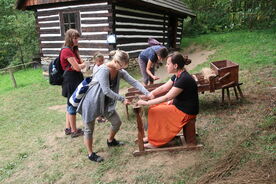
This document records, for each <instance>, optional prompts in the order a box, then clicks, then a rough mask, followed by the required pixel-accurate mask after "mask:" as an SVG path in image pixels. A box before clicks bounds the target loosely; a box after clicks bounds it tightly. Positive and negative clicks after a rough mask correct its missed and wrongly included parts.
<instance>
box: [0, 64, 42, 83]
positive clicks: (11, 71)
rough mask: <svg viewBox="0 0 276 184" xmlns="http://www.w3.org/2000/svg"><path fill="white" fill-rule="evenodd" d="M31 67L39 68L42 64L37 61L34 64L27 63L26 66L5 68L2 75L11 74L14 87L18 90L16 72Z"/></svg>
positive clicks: (0, 70) (1, 70) (1, 72)
mask: <svg viewBox="0 0 276 184" xmlns="http://www.w3.org/2000/svg"><path fill="white" fill-rule="evenodd" d="M30 65H33V67H34V68H37V67H38V66H39V65H40V63H39V62H37V61H33V62H29V63H25V64H20V65H15V66H11V67H7V68H3V69H0V75H2V74H6V73H9V74H10V78H11V81H12V83H13V87H14V88H17V84H16V79H15V77H14V72H15V71H17V70H19V69H22V67H23V68H26V67H28V66H30Z"/></svg>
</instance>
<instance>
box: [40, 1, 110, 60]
mask: <svg viewBox="0 0 276 184" xmlns="http://www.w3.org/2000/svg"><path fill="white" fill-rule="evenodd" d="M111 9H112V6H111V5H110V4H108V3H107V1H106V2H102V3H89V4H79V5H67V6H59V7H54V8H39V9H37V12H36V17H37V23H38V30H39V40H40V46H41V53H42V58H43V57H50V58H51V57H57V56H58V54H59V51H60V48H61V47H62V45H63V43H64V35H63V33H62V29H61V25H60V22H61V15H62V13H70V12H76V13H77V14H78V16H79V18H80V32H81V38H80V40H79V50H80V55H81V57H82V58H91V57H92V56H93V54H94V53H95V52H96V51H100V52H101V53H103V54H104V55H105V57H106V58H108V53H109V50H110V47H111V46H110V45H108V44H107V41H106V38H107V34H108V33H110V32H111V31H112V28H111V27H112V24H111V23H110V22H112V13H111ZM42 60H43V59H42Z"/></svg>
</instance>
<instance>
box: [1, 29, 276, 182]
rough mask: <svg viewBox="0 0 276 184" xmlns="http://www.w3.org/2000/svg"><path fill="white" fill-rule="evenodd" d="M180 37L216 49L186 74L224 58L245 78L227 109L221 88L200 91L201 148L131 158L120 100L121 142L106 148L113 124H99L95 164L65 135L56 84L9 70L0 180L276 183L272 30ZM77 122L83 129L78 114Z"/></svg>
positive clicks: (129, 129)
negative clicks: (240, 95) (239, 95)
mask: <svg viewBox="0 0 276 184" xmlns="http://www.w3.org/2000/svg"><path fill="white" fill-rule="evenodd" d="M183 40H184V41H183V43H182V48H183V49H185V48H186V47H189V46H191V45H197V46H200V47H201V48H203V49H215V50H216V53H215V54H214V55H212V56H211V57H210V58H209V61H208V62H206V63H204V64H202V65H200V66H198V67H197V68H196V69H195V70H193V71H192V72H191V73H193V72H197V71H199V70H200V69H201V68H202V67H209V62H211V61H216V60H222V59H228V60H231V61H234V62H236V63H238V64H239V65H240V71H239V72H240V73H239V78H240V81H241V82H243V83H244V84H243V85H242V86H241V88H242V90H243V92H244V95H245V99H244V100H243V101H234V100H233V102H234V103H233V104H232V105H231V106H228V105H224V106H222V105H220V98H221V94H220V91H217V92H215V93H208V92H206V93H205V94H200V114H199V115H198V118H197V132H198V134H199V136H198V141H199V142H200V143H201V144H203V145H204V148H203V149H202V150H200V151H187V152H173V153H167V152H163V153H154V154H149V155H145V156H140V157H133V156H132V152H133V151H135V150H137V149H138V147H137V145H136V144H135V143H134V140H135V138H136V135H137V131H136V125H135V117H134V114H133V113H130V115H131V116H130V120H127V119H126V115H125V109H124V108H125V107H124V106H123V105H122V104H121V103H118V105H117V110H118V112H119V114H120V115H121V119H122V121H123V125H122V127H121V130H120V131H119V133H118V135H117V138H118V139H119V140H123V141H125V142H126V145H125V146H124V147H120V148H114V149H109V148H107V146H106V138H107V135H108V131H109V126H110V124H109V123H102V124H96V126H95V131H94V149H95V151H97V152H98V153H99V154H100V155H101V156H103V157H104V158H105V161H104V162H103V163H100V164H98V163H94V162H93V163H92V162H91V161H89V160H88V159H87V157H86V149H85V147H84V145H83V140H82V138H75V139H71V138H70V137H68V136H65V135H64V132H63V129H64V126H65V109H63V106H62V105H63V104H65V103H66V99H65V98H63V97H61V89H60V87H59V86H50V85H49V83H48V81H47V80H46V79H45V78H44V77H43V76H42V71H41V70H40V69H36V70H34V69H28V70H23V71H19V72H16V73H15V78H16V81H17V84H18V88H16V89H14V88H13V87H12V83H11V81H10V79H9V75H1V76H0V101H1V105H0V112H1V114H0V133H1V134H0V135H1V136H0V183H28V184H29V183H78V184H79V183H179V184H180V183H181V184H182V183H183V184H186V183H273V182H275V181H276V173H275V171H276V162H275V161H276V157H275V155H276V134H275V129H276V124H275V122H276V116H275V115H276V100H275V98H276V89H275V87H276V80H275V79H276V72H275V71H276V52H275V48H276V33H275V30H260V31H251V32H249V31H241V32H233V33H223V34H209V35H203V36H199V37H195V38H184V39H183ZM135 76H139V75H138V74H137V72H136V74H135ZM121 86H122V87H126V86H127V85H126V84H125V83H123V84H122V85H121ZM231 96H232V97H233V96H234V95H233V94H231ZM53 107H54V108H53ZM55 107H58V108H55ZM53 109H57V110H53ZM130 111H131V110H130ZM77 124H78V126H79V127H81V126H82V123H81V118H80V116H78V120H77Z"/></svg>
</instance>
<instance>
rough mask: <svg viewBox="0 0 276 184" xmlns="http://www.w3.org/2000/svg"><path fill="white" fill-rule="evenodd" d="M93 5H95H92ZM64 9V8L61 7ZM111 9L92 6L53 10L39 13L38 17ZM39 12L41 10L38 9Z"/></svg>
mask: <svg viewBox="0 0 276 184" xmlns="http://www.w3.org/2000/svg"><path fill="white" fill-rule="evenodd" d="M91 5H93V4H91ZM59 7H63V6H59ZM110 8H111V6H110V5H99V6H90V7H76V8H67V9H61V10H60V9H57V10H51V11H38V16H46V15H49V14H57V13H59V12H66V11H67V12H70V11H76V10H77V11H80V12H85V11H99V10H109V9H110ZM38 10H39V9H38Z"/></svg>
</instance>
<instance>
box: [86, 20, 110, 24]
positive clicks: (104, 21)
mask: <svg viewBox="0 0 276 184" xmlns="http://www.w3.org/2000/svg"><path fill="white" fill-rule="evenodd" d="M103 23H109V22H108V19H106V20H82V19H81V24H103Z"/></svg>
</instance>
